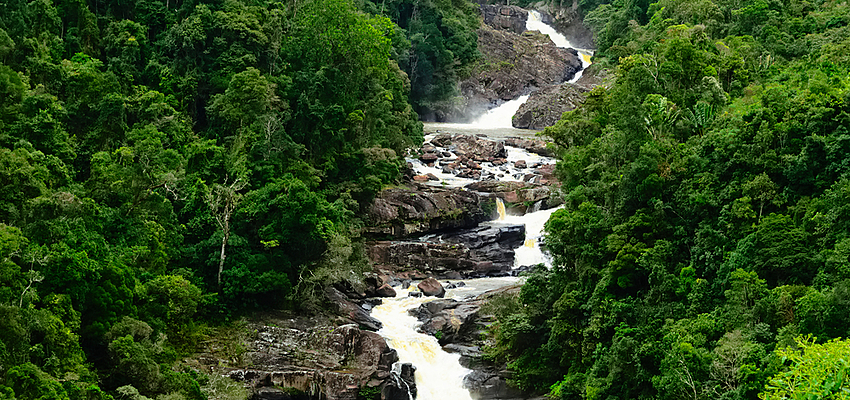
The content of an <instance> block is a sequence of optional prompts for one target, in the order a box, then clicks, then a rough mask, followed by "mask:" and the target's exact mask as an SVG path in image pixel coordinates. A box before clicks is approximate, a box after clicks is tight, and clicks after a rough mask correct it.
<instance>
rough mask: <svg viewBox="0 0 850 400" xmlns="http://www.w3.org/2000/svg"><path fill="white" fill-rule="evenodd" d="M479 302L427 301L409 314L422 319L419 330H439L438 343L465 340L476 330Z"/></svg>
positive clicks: (431, 331) (434, 333)
mask: <svg viewBox="0 0 850 400" xmlns="http://www.w3.org/2000/svg"><path fill="white" fill-rule="evenodd" d="M480 308H481V305H480V303H479V302H458V301H456V300H452V299H442V300H434V301H429V302H427V303H424V304H422V305H420V306H419V307H418V308H416V309H413V310H410V314H411V315H413V316H415V317H416V318H417V319H419V320H420V321H422V325H420V326H419V331H420V332H422V333H427V334H429V335H436V334H437V332H440V338H439V341H440V344H442V345H445V344H449V343H455V342H466V341H467V337H468V336H469V335H470V334H471V333H472V332H474V331H476V330H477V328H478V326H477V324H476V319H477V317H478V310H479V309H480Z"/></svg>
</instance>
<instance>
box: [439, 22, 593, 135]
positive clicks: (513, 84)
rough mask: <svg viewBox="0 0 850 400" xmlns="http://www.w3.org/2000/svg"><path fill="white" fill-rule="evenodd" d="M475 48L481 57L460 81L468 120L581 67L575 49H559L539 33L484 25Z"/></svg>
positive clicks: (558, 79)
mask: <svg viewBox="0 0 850 400" xmlns="http://www.w3.org/2000/svg"><path fill="white" fill-rule="evenodd" d="M478 49H479V51H480V52H481V54H482V55H483V58H482V60H481V61H480V62H479V64H478V65H477V66H476V67H475V69H474V70H473V73H472V76H471V77H470V78H469V79H466V80H464V81H463V82H461V83H460V89H461V93H462V94H463V96H464V98H465V99H466V104H465V106H464V107H463V108H464V110H465V112H466V113H467V115H466V119H467V120H468V119H471V118H473V117H475V116H477V115H480V114H482V113H483V112H484V111H486V110H487V109H489V108H491V107H492V106H494V105H497V104H498V103H499V102H501V101H507V100H512V99H515V98H517V97H519V96H521V95H523V94H525V93H528V92H530V91H531V89H532V88H537V87H543V86H548V85H554V84H559V83H561V82H564V81H567V80H569V79H571V78H572V77H573V75H575V73H576V72H577V71H579V70H580V69H581V60H580V59H579V56H578V53H577V52H576V51H575V50H572V49H562V48H559V47H557V46H555V43H553V42H552V40H551V39H549V37H548V36H546V35H543V34H540V33H539V32H524V33H523V34H521V35H517V34H515V33H513V32H511V31H507V30H499V29H495V28H493V27H491V26H489V25H486V24H485V25H482V26H481V28H480V29H479V30H478ZM452 119H456V120H462V119H464V118H463V116H460V115H458V116H455V117H454V118H452Z"/></svg>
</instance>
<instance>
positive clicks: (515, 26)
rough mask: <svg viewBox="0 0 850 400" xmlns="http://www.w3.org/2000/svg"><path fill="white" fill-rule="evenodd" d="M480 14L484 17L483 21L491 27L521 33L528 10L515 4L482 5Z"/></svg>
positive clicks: (523, 30)
mask: <svg viewBox="0 0 850 400" xmlns="http://www.w3.org/2000/svg"><path fill="white" fill-rule="evenodd" d="M481 16H482V17H484V23H485V24H487V25H490V26H491V27H493V28H496V29H504V30H508V31H512V32H513V33H516V34H521V33H523V32H525V23H526V20H528V11H526V10H523V9H522V8H519V7H517V6H502V5H482V6H481Z"/></svg>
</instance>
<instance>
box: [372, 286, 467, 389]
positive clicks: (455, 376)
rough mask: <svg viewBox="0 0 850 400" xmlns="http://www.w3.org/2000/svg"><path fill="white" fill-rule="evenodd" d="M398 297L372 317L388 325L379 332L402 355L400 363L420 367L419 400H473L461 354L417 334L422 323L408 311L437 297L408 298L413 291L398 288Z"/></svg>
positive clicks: (434, 339) (399, 356) (382, 305)
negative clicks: (449, 350) (466, 380)
mask: <svg viewBox="0 0 850 400" xmlns="http://www.w3.org/2000/svg"><path fill="white" fill-rule="evenodd" d="M396 291H397V296H396V297H395V298H393V299H385V300H384V303H383V304H381V305H380V306H377V307H375V308H373V309H372V316H373V317H375V318H377V319H378V320H380V321H381V323H382V324H383V325H384V326H383V328H381V330H379V331H378V333H379V334H380V335H381V336H383V337H384V338H385V339H387V344H389V346H390V347H392V348H394V349H395V350H396V351H397V352H398V358H399V362H401V363H405V362H409V363H412V364H413V365H414V366H415V367H416V372H415V373H414V377H415V378H416V390H417V396H416V398H417V399H419V400H443V399H452V400H472V398H471V397H470V396H469V391H468V390H466V389H464V388H463V377H464V376H466V374H468V373H469V372H470V371H469V370H468V369H466V368H464V367H462V366H461V365H460V362H459V361H458V360H459V359H460V355H459V354H450V353H447V352H445V351H443V349H442V347H441V346H440V344H439V343H438V342H437V338H435V337H433V336H431V335H426V334H424V333H419V332H416V327H417V326H419V324H420V323H419V321H417V320H416V318H415V317H413V316H412V315H409V314H408V313H407V310H409V309H411V308H415V307H419V305H420V304H422V303H425V302H428V301H432V300H434V298H433V297H425V296H423V297H408V296H407V293H408V292H409V290H404V289H400V288H396Z"/></svg>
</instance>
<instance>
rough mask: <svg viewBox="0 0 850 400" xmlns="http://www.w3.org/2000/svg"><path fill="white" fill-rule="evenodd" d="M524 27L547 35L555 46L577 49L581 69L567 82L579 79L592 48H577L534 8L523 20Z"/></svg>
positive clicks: (588, 62) (587, 65)
mask: <svg viewBox="0 0 850 400" xmlns="http://www.w3.org/2000/svg"><path fill="white" fill-rule="evenodd" d="M525 29H526V30H529V31H540V33H543V34H546V35H549V39H552V41H553V42H555V46H558V47H563V48H567V49H576V51H578V55H579V58H580V59H581V70H580V71H578V72H576V74H575V76H573V79H570V80H569V83H576V82H578V80H579V79H581V75H582V73H583V72H584V70H585V69H587V67H589V66H590V57H592V56H593V51H592V50H587V49H579V48H577V47H575V46H573V45H572V43H570V41H569V40H567V38H566V37H564V35H562V34H560V33H558V31H556V30H555V28H553V27H552V26H550V25H547V24H546V23H545V22H543V19H542V18H541V17H540V13H539V12H537V11H534V10H531V11H529V12H528V20H527V21H526V22H525Z"/></svg>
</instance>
